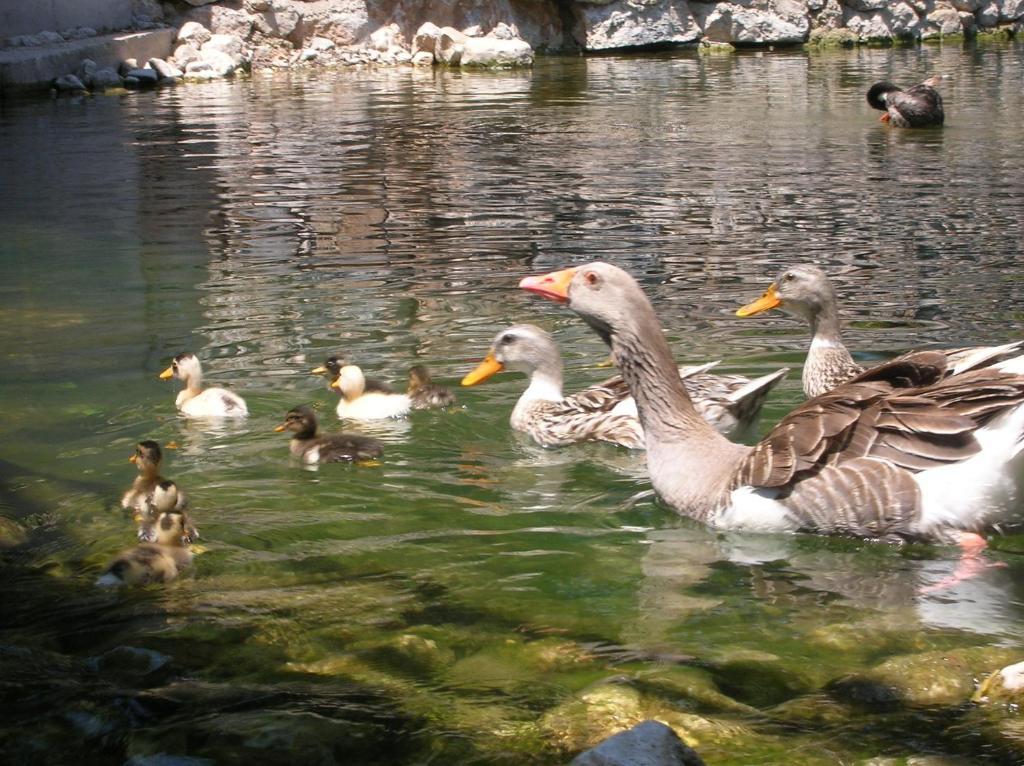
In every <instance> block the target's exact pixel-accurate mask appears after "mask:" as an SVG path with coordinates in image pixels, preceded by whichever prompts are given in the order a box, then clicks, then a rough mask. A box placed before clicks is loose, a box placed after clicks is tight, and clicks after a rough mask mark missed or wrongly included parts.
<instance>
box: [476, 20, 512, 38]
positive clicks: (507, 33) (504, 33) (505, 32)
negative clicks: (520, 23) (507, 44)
mask: <svg viewBox="0 0 1024 766" xmlns="http://www.w3.org/2000/svg"><path fill="white" fill-rule="evenodd" d="M470 36H471V37H472V35H470ZM487 36H488V37H494V38H497V39H498V40H516V39H518V38H519V30H518V29H516V28H515V27H514V26H513V27H510V26H509V25H508V24H506V23H505V22H504V21H499V22H498V23H497V24H496V25H495V27H494V29H492V30H491V31H490V32H488V33H487Z"/></svg>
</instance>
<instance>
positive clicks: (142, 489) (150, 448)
mask: <svg viewBox="0 0 1024 766" xmlns="http://www.w3.org/2000/svg"><path fill="white" fill-rule="evenodd" d="M163 459H164V455H163V451H161V449H160V445H159V444H157V443H156V442H155V441H151V440H149V439H146V440H145V441H141V442H139V443H138V444H136V445H135V453H134V454H133V455H132V456H131V457H130V458H128V460H129V461H131V462H132V463H135V467H136V468H138V469H139V475H138V476H136V477H135V481H133V482H132V485H131V486H130V487H129V488H128V491H126V492H125V493H124V495H123V496H122V497H121V507H122V508H124V509H125V510H126V511H135V512H136V513H144V512H146V511H147V509H148V507H149V501H150V499H151V498H152V495H153V490H154V489H155V488H156V486H157V485H158V484H159V483H160V482H162V481H164V478H163V477H162V476H161V475H160V463H161V462H162V461H163ZM177 494H178V496H177V501H176V505H175V506H174V508H173V510H175V511H181V510H184V509H185V508H186V506H187V505H188V499H187V498H186V497H185V493H184V492H182V491H181V490H178V493H177Z"/></svg>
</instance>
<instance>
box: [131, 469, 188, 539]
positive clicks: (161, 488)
mask: <svg viewBox="0 0 1024 766" xmlns="http://www.w3.org/2000/svg"><path fill="white" fill-rule="evenodd" d="M177 505H178V485H177V484H175V483H174V482H173V481H167V480H165V481H161V482H160V483H158V484H157V485H156V486H155V487H154V488H153V491H152V492H151V493H150V495H149V497H147V498H146V506H147V513H146V518H147V519H149V520H148V521H145V522H143V524H142V526H141V527H140V528H139V539H140V540H144V541H146V542H151V543H157V544H159V545H181V544H182V542H183V540H184V541H191V538H192V536H193V534H192V532H194V530H192V531H189V523H188V519H187V518H186V517H185V514H184V513H183V512H182V511H180V510H177V509H176V506H177Z"/></svg>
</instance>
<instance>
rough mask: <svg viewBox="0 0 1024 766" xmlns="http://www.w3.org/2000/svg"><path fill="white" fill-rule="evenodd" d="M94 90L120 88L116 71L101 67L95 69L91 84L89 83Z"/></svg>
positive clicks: (111, 68)
mask: <svg viewBox="0 0 1024 766" xmlns="http://www.w3.org/2000/svg"><path fill="white" fill-rule="evenodd" d="M90 85H91V86H92V88H93V89H94V90H106V89H107V88H120V87H121V85H122V83H121V75H119V74H118V73H117V70H116V69H114V68H113V67H109V66H108V67H103V68H102V69H97V70H96V71H95V72H94V73H93V76H92V82H91V83H90Z"/></svg>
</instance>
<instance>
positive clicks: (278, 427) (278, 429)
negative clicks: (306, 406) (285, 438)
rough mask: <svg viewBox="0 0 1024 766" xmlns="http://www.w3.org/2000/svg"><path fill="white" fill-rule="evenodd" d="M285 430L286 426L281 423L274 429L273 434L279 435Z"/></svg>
mask: <svg viewBox="0 0 1024 766" xmlns="http://www.w3.org/2000/svg"><path fill="white" fill-rule="evenodd" d="M285 428H287V426H286V425H285V424H284V423H282V424H281V425H279V426H277V428H275V429H274V432H275V433H281V432H282V431H283V430H284V429H285Z"/></svg>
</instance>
